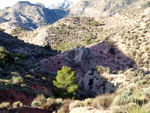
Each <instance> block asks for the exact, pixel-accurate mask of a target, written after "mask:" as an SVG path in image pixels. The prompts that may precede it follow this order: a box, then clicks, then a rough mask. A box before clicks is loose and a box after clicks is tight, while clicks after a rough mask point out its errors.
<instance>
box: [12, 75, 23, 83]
mask: <svg viewBox="0 0 150 113" xmlns="http://www.w3.org/2000/svg"><path fill="white" fill-rule="evenodd" d="M23 81H24V80H23V78H22V77H21V76H13V77H12V83H13V84H19V83H23Z"/></svg>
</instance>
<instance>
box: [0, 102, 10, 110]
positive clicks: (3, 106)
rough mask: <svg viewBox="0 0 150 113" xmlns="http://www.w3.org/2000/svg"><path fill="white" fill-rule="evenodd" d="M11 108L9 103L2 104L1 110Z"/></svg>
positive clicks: (0, 105)
mask: <svg viewBox="0 0 150 113" xmlns="http://www.w3.org/2000/svg"><path fill="white" fill-rule="evenodd" d="M9 106H10V103H9V102H2V103H1V104H0V109H7V108H8V107H9Z"/></svg>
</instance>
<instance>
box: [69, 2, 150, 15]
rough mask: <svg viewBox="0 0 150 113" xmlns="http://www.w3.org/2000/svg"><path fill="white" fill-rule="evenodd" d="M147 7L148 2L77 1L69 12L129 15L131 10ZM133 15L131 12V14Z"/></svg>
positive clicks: (74, 13) (75, 13) (76, 13)
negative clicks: (126, 13) (125, 13)
mask: <svg viewBox="0 0 150 113" xmlns="http://www.w3.org/2000/svg"><path fill="white" fill-rule="evenodd" d="M145 7H149V1H148V0H79V1H78V2H77V4H76V5H74V6H73V7H72V8H71V9H70V12H71V14H73V15H84V16H85V15H86V16H92V17H93V16H94V17H96V16H95V15H99V16H100V15H105V16H109V15H113V14H115V13H124V12H127V11H128V13H130V12H131V10H133V9H135V10H137V8H138V9H141V8H145ZM132 13H133V12H132Z"/></svg>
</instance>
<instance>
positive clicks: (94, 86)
mask: <svg viewBox="0 0 150 113" xmlns="http://www.w3.org/2000/svg"><path fill="white" fill-rule="evenodd" d="M39 65H40V66H41V67H43V68H46V69H48V70H49V71H52V72H57V71H58V70H60V69H61V68H62V66H69V67H71V68H72V70H73V71H75V74H76V76H77V79H78V83H79V85H80V86H81V88H80V91H81V92H80V94H82V93H83V92H84V93H83V94H84V95H85V96H87V97H94V96H96V95H98V94H105V93H113V92H115V90H116V89H117V88H118V85H115V86H114V84H112V83H110V82H109V81H107V80H106V78H104V77H102V76H101V75H100V74H98V73H97V72H98V70H97V68H98V67H104V68H106V69H108V71H110V73H113V74H117V73H118V72H119V71H125V70H127V69H129V68H134V69H137V66H136V63H135V62H134V61H133V60H132V59H130V58H129V57H127V56H126V55H125V54H124V53H122V52H121V51H120V50H119V49H118V48H117V47H115V45H113V44H111V43H109V41H107V40H106V41H104V42H102V43H99V44H97V45H94V46H92V47H88V48H86V47H81V48H80V47H79V48H75V49H72V50H69V51H66V52H64V53H62V54H59V55H57V56H53V57H50V58H49V59H44V60H42V61H41V62H40V63H39ZM93 70H95V71H93ZM100 71H101V70H100Z"/></svg>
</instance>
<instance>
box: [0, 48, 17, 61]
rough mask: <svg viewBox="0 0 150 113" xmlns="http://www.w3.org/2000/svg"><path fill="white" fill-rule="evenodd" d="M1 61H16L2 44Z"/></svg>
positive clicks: (0, 50) (0, 49)
mask: <svg viewBox="0 0 150 113" xmlns="http://www.w3.org/2000/svg"><path fill="white" fill-rule="evenodd" d="M0 62H3V63H9V64H10V63H14V58H13V57H12V56H11V54H10V53H9V52H8V51H7V50H5V49H4V48H3V47H1V46H0Z"/></svg>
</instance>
